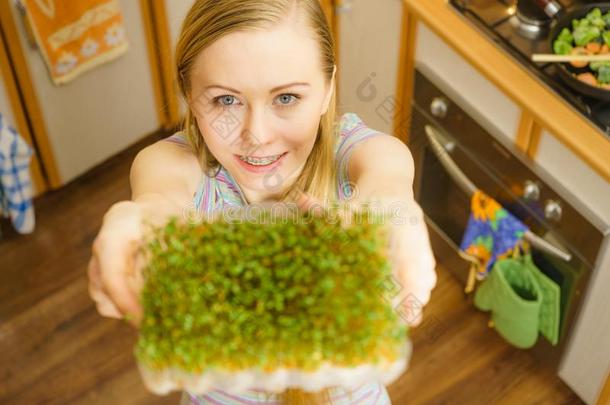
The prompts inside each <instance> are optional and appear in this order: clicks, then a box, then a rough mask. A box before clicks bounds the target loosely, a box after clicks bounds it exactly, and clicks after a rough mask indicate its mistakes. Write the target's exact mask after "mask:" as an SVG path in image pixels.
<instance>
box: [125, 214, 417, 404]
mask: <svg viewBox="0 0 610 405" xmlns="http://www.w3.org/2000/svg"><path fill="white" fill-rule="evenodd" d="M284 207H285V206H284ZM229 212H230V211H226V210H225V211H222V213H221V214H216V215H215V216H214V217H213V218H207V219H206V220H202V221H196V222H195V221H186V220H178V219H176V218H172V219H171V220H170V221H169V222H168V223H167V224H166V225H165V226H163V227H152V226H150V227H149V229H150V232H148V233H147V237H146V240H145V243H144V244H143V249H144V254H145V255H146V256H147V265H146V268H145V269H144V273H143V274H144V279H145V283H144V287H143V291H142V295H141V298H140V299H141V303H142V306H143V310H144V317H143V320H142V322H141V325H140V329H139V336H138V340H137V343H136V345H135V348H134V355H135V357H136V360H137V364H138V368H139V370H140V374H141V376H142V379H143V381H144V383H145V385H146V386H147V388H148V389H149V390H151V391H152V392H154V393H156V394H161V395H164V394H167V393H169V392H170V391H174V390H188V391H190V392H192V393H198V394H204V393H206V392H208V391H210V390H214V389H222V390H225V391H227V392H233V393H238V392H241V391H244V390H247V389H260V390H265V391H268V392H282V391H284V390H286V389H289V388H298V389H302V390H305V391H310V392H311V391H320V390H322V389H324V388H330V387H339V386H341V387H345V388H347V389H353V388H355V387H357V386H359V385H361V384H364V383H367V382H372V381H379V382H381V383H383V384H385V385H387V384H390V383H391V382H392V381H394V380H395V379H396V378H398V377H399V376H400V375H401V374H402V373H403V372H404V370H405V369H406V368H407V365H408V359H409V357H410V352H411V344H410V341H409V339H408V329H407V326H406V324H405V322H404V321H402V319H401V317H400V316H399V314H398V313H397V311H396V310H395V309H393V308H392V303H391V300H389V299H387V296H384V294H383V291H385V288H387V287H383V286H387V282H388V280H389V279H391V278H392V268H391V266H390V263H389V259H388V241H389V226H388V216H387V215H384V214H381V213H379V212H374V210H371V209H366V208H359V209H346V208H345V206H337V205H336V206H334V207H331V208H325V209H324V213H323V214H320V212H317V213H311V212H302V211H299V210H290V209H286V208H284V209H282V210H275V209H273V208H269V207H265V208H263V209H259V210H252V209H245V208H244V209H240V210H239V211H236V210H232V211H231V212H230V215H227V213H229Z"/></svg>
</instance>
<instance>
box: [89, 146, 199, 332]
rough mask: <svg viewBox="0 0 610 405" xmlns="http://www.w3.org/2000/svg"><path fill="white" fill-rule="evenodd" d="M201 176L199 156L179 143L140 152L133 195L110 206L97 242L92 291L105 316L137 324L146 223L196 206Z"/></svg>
mask: <svg viewBox="0 0 610 405" xmlns="http://www.w3.org/2000/svg"><path fill="white" fill-rule="evenodd" d="M201 176H202V172H201V170H200V169H199V164H198V162H197V159H196V157H195V156H194V155H193V154H192V153H191V152H190V151H189V150H187V149H185V148H181V147H180V146H178V145H175V144H172V143H169V142H162V141H161V142H157V143H155V144H153V145H151V146H149V147H147V148H145V149H143V150H142V151H140V152H139V153H138V155H137V156H136V158H135V160H134V162H133V164H132V167H131V172H130V182H131V188H132V200H131V201H120V202H118V203H116V204H114V205H113V206H112V207H111V208H110V209H109V210H108V212H107V213H106V214H105V215H104V218H103V222H102V227H101V229H100V232H99V233H98V235H97V237H96V238H95V241H94V242H93V249H92V256H91V260H90V261H89V267H88V274H89V294H90V296H91V298H92V299H93V300H94V301H95V303H96V306H97V309H98V311H99V313H100V314H101V315H104V316H107V317H112V318H121V317H123V316H126V315H128V314H129V315H130V317H131V319H130V321H131V322H132V324H134V325H136V326H137V325H138V324H139V322H140V320H141V317H142V309H141V305H140V302H139V294H140V291H141V288H142V286H143V280H142V274H141V272H142V269H143V266H144V260H143V258H142V256H141V255H139V254H138V252H139V247H140V244H141V241H142V236H143V223H144V222H149V223H152V224H154V225H163V224H164V223H165V222H166V221H167V219H168V217H170V216H174V215H177V216H180V215H182V214H183V213H184V212H185V210H186V209H191V208H193V207H192V206H191V201H192V200H193V193H194V192H195V189H196V187H197V184H198V183H197V182H198V181H200V180H201Z"/></svg>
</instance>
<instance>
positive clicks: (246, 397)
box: [165, 113, 391, 405]
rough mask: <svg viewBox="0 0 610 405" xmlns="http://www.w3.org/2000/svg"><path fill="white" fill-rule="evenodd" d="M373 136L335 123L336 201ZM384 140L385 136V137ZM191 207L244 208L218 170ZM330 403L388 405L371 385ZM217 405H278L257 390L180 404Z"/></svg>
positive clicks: (348, 123)
mask: <svg viewBox="0 0 610 405" xmlns="http://www.w3.org/2000/svg"><path fill="white" fill-rule="evenodd" d="M376 135H385V134H384V133H382V132H378V131H375V130H373V129H371V128H368V127H367V126H366V125H365V124H364V122H363V121H362V120H361V119H360V117H358V115H356V114H354V113H345V114H343V115H342V116H341V118H340V120H339V139H337V142H336V143H335V168H336V170H337V195H338V198H339V199H340V200H344V199H348V198H350V197H351V196H352V192H353V191H352V190H353V187H352V185H351V184H350V182H349V179H348V176H347V166H348V161H349V156H350V154H351V152H352V150H353V147H354V145H356V144H357V143H358V142H361V141H363V140H365V139H367V138H370V137H372V136H376ZM386 136H387V135H386ZM165 141H167V142H173V143H176V144H179V145H182V146H183V147H190V146H189V145H188V142H187V141H186V139H185V137H184V135H183V134H182V132H177V133H175V134H174V135H172V136H170V137H168V138H166V139H165ZM193 204H194V206H195V208H196V210H197V213H198V214H203V215H211V214H212V213H213V212H214V211H216V210H219V209H222V208H225V207H229V206H236V207H242V206H244V205H245V204H246V198H245V196H244V194H243V192H242V191H241V189H240V187H239V185H238V184H237V182H236V181H235V180H234V178H233V177H232V176H231V174H230V173H229V172H228V171H227V170H225V168H224V167H220V169H219V171H218V174H217V175H216V176H215V177H209V176H207V175H206V174H205V173H204V175H203V178H202V181H201V182H200V184H199V186H198V189H197V191H196V192H195V195H194V200H193ZM331 399H332V403H333V404H334V405H356V404H357V405H387V404H391V401H390V397H389V395H388V393H387V390H386V389H385V387H384V386H383V385H382V384H380V383H378V382H372V383H367V384H364V385H362V386H361V387H359V388H357V389H355V390H353V391H349V392H348V391H346V390H345V389H343V388H341V387H336V388H333V389H331ZM189 403H190V404H219V405H256V404H267V405H274V404H275V405H280V400H279V398H278V395H277V394H273V393H266V392H264V391H260V390H254V389H252V390H247V391H245V392H242V393H240V394H231V393H228V392H225V391H222V390H214V391H211V392H208V393H207V394H205V395H194V394H190V393H184V395H183V400H182V402H181V404H189Z"/></svg>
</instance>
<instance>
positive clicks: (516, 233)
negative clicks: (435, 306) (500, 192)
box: [459, 190, 528, 293]
mask: <svg viewBox="0 0 610 405" xmlns="http://www.w3.org/2000/svg"><path fill="white" fill-rule="evenodd" d="M527 230H528V228H527V226H526V225H525V224H523V223H522V222H521V221H519V220H518V219H517V218H515V217H514V216H513V215H512V214H511V213H509V212H508V211H507V210H506V209H504V208H502V206H501V205H500V204H499V203H498V202H497V201H495V200H494V199H493V198H491V197H489V196H487V195H486V194H485V193H483V192H482V191H480V190H477V191H476V192H475V193H474V194H473V195H472V199H471V213H470V218H469V219H468V224H467V226H466V231H465V233H464V236H463V238H462V242H461V244H460V252H459V253H460V255H461V256H462V257H463V258H464V259H466V260H468V261H470V262H471V263H472V266H471V268H470V274H469V276H468V283H467V285H466V288H465V292H466V293H469V292H472V291H473V290H474V283H475V276H476V279H478V280H483V279H484V278H485V277H486V276H487V274H488V273H489V270H490V269H491V268H492V266H493V265H494V263H495V262H496V261H497V260H498V259H500V258H503V257H509V256H511V255H512V253H513V251H514V249H515V247H516V246H517V245H518V244H519V243H520V242H521V240H522V239H523V235H524V234H525V232H526V231H527Z"/></svg>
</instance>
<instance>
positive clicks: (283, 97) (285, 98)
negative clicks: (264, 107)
mask: <svg viewBox="0 0 610 405" xmlns="http://www.w3.org/2000/svg"><path fill="white" fill-rule="evenodd" d="M300 98H301V97H300V96H297V95H296V94H288V93H287V94H280V95H279V96H278V97H277V99H278V100H280V103H279V105H280V107H291V106H293V105H294V104H296V101H297V100H299V99H300ZM293 99H294V100H295V101H294V102H293V103H291V102H290V101H291V100H293Z"/></svg>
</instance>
